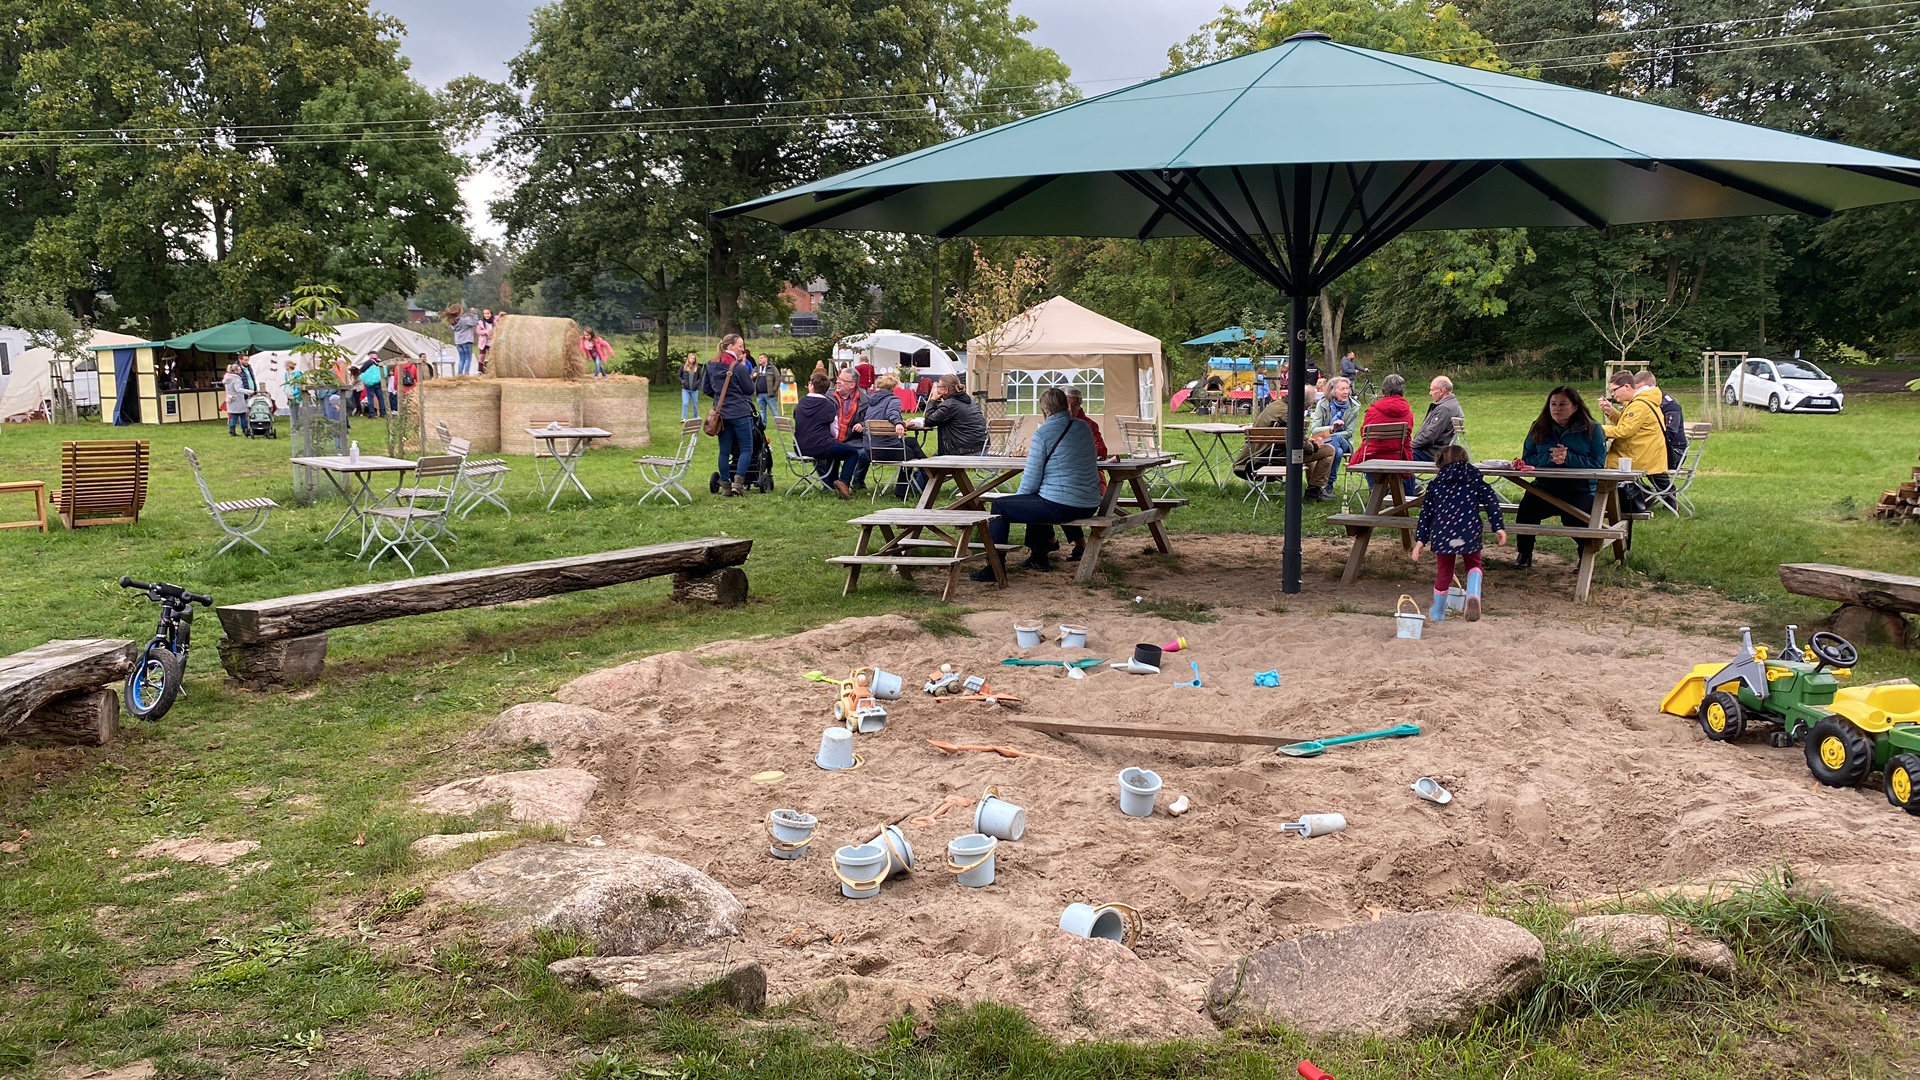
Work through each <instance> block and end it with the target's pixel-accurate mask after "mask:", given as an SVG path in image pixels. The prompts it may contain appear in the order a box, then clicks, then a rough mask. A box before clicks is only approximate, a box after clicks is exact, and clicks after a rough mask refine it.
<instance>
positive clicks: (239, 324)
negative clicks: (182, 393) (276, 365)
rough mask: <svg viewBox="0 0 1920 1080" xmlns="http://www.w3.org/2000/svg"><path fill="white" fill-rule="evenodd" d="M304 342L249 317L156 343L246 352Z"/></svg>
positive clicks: (188, 347)
mask: <svg viewBox="0 0 1920 1080" xmlns="http://www.w3.org/2000/svg"><path fill="white" fill-rule="evenodd" d="M307 343H308V342H307V339H306V338H303V337H300V336H298V335H296V334H289V333H287V332H286V331H285V330H282V329H280V328H279V327H277V326H269V325H267V324H266V323H263V322H254V321H253V320H252V319H235V320H233V321H232V322H226V323H221V324H220V325H219V326H210V327H208V328H207V329H205V330H195V331H194V332H193V333H191V334H182V335H181V336H179V337H177V338H173V339H172V340H170V341H162V342H160V343H159V344H161V345H165V346H166V347H167V348H169V349H182V350H184V349H198V350H200V351H201V352H203V353H250V352H259V351H260V350H262V349H291V348H293V347H294V346H295V345H305V344H307Z"/></svg>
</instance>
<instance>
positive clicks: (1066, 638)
mask: <svg viewBox="0 0 1920 1080" xmlns="http://www.w3.org/2000/svg"><path fill="white" fill-rule="evenodd" d="M1060 647H1061V648H1063V649H1084V648H1086V647H1087V628H1086V627H1084V626H1068V625H1067V624H1066V623H1061V624H1060Z"/></svg>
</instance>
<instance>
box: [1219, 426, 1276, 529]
mask: <svg viewBox="0 0 1920 1080" xmlns="http://www.w3.org/2000/svg"><path fill="white" fill-rule="evenodd" d="M1286 461H1287V429H1286V428H1284V427H1257V428H1248V429H1247V494H1246V497H1245V498H1243V499H1241V500H1240V501H1242V502H1247V501H1249V500H1251V501H1252V502H1253V516H1254V517H1256V518H1257V517H1259V516H1260V508H1261V507H1262V506H1265V505H1266V504H1267V503H1270V502H1273V501H1275V500H1277V499H1281V498H1284V497H1285V496H1286V493H1287V466H1286ZM1228 467H1229V468H1231V467H1232V466H1231V465H1229V466H1228Z"/></svg>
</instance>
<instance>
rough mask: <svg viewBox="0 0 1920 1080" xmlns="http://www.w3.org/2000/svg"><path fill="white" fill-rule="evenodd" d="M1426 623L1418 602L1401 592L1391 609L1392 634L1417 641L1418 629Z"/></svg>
mask: <svg viewBox="0 0 1920 1080" xmlns="http://www.w3.org/2000/svg"><path fill="white" fill-rule="evenodd" d="M1409 609H1411V610H1409ZM1426 625H1427V616H1426V615H1425V614H1424V613H1423V612H1421V610H1420V602H1419V601H1417V600H1415V599H1414V598H1413V597H1411V596H1408V595H1407V594H1406V593H1401V594H1400V603H1399V604H1397V605H1395V607H1394V609H1393V636H1394V637H1398V638H1408V639H1411V640H1413V641H1418V640H1420V631H1421V630H1422V629H1423V628H1425V627H1426Z"/></svg>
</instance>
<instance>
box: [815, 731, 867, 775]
mask: <svg viewBox="0 0 1920 1080" xmlns="http://www.w3.org/2000/svg"><path fill="white" fill-rule="evenodd" d="M813 763H814V764H815V765H818V766H820V767H821V768H823V769H830V770H839V769H851V768H853V767H854V765H856V764H857V762H856V761H855V759H854V756H853V732H851V731H848V730H847V729H846V728H843V727H830V728H828V729H827V730H825V731H823V732H821V733H820V752H819V753H818V754H815V755H814V757H813Z"/></svg>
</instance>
